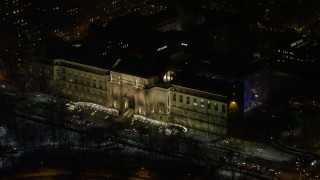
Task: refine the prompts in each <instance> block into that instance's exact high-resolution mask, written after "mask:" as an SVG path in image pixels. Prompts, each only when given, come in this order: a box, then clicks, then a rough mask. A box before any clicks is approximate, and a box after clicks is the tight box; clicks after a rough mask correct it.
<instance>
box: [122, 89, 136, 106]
mask: <svg viewBox="0 0 320 180" xmlns="http://www.w3.org/2000/svg"><path fill="white" fill-rule="evenodd" d="M123 97H124V100H125V101H124V109H128V108H130V109H134V107H135V102H134V94H133V93H132V92H126V93H125V94H124V96H123Z"/></svg>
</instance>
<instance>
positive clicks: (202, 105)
mask: <svg viewBox="0 0 320 180" xmlns="http://www.w3.org/2000/svg"><path fill="white" fill-rule="evenodd" d="M200 106H201V107H204V101H203V99H201V101H200Z"/></svg>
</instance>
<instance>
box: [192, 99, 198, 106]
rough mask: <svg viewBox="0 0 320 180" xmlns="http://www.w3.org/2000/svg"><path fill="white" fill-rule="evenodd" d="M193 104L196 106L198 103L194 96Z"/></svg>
mask: <svg viewBox="0 0 320 180" xmlns="http://www.w3.org/2000/svg"><path fill="white" fill-rule="evenodd" d="M193 105H195V106H197V105H198V103H197V99H196V98H193Z"/></svg>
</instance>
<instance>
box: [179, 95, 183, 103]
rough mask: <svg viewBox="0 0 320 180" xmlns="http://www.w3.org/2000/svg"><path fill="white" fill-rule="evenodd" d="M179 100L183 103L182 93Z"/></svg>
mask: <svg viewBox="0 0 320 180" xmlns="http://www.w3.org/2000/svg"><path fill="white" fill-rule="evenodd" d="M179 102H181V103H183V96H182V95H180V98H179Z"/></svg>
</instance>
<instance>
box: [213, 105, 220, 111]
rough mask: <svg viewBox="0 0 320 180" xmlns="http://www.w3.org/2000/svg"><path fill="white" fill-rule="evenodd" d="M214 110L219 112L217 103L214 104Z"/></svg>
mask: <svg viewBox="0 0 320 180" xmlns="http://www.w3.org/2000/svg"><path fill="white" fill-rule="evenodd" d="M214 110H216V111H219V107H218V104H217V103H214Z"/></svg>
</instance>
